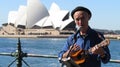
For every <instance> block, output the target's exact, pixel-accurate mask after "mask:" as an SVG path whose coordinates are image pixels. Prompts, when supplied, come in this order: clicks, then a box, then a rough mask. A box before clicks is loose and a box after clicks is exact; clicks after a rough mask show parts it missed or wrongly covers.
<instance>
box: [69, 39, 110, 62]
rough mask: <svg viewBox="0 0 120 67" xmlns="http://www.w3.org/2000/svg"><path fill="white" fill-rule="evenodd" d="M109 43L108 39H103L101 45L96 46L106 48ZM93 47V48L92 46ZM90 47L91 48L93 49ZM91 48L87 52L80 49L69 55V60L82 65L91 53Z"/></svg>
mask: <svg viewBox="0 0 120 67" xmlns="http://www.w3.org/2000/svg"><path fill="white" fill-rule="evenodd" d="M109 43H110V40H109V39H105V40H103V41H102V42H101V43H99V44H96V45H97V47H98V48H99V47H104V46H108V45H109ZM94 47H95V46H94ZM94 47H92V48H94ZM92 48H90V49H88V50H83V49H80V50H78V51H76V52H74V53H71V54H70V59H72V60H73V61H74V62H75V63H76V64H82V63H84V62H85V60H86V57H87V54H88V53H90V52H91V50H92Z"/></svg>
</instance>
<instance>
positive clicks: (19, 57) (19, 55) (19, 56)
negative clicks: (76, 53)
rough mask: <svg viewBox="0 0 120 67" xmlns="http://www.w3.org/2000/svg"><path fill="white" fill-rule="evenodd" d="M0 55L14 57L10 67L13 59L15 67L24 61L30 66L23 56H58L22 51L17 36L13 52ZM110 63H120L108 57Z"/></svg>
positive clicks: (19, 66)
mask: <svg viewBox="0 0 120 67" xmlns="http://www.w3.org/2000/svg"><path fill="white" fill-rule="evenodd" d="M0 55H3V56H12V57H16V59H15V60H14V61H12V62H11V63H10V64H9V65H8V67H10V66H11V65H12V64H13V63H14V62H15V61H16V65H17V67H22V62H24V63H25V64H26V66H28V67H30V65H28V64H27V62H26V61H24V59H23V57H43V58H56V59H57V58H58V56H57V55H43V54H28V53H23V51H22V49H21V42H20V38H18V44H17V49H16V51H15V52H12V53H0ZM110 63H120V60H113V59H110Z"/></svg>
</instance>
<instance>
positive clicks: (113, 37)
mask: <svg viewBox="0 0 120 67" xmlns="http://www.w3.org/2000/svg"><path fill="white" fill-rule="evenodd" d="M68 36H70V35H0V38H67V37H68ZM104 37H105V38H107V39H118V40H120V35H109V34H107V35H104Z"/></svg>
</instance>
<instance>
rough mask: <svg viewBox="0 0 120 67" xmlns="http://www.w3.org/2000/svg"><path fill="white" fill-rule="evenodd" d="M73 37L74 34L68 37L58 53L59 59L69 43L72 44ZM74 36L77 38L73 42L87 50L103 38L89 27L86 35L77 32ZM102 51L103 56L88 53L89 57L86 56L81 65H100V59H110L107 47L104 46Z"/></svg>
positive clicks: (106, 60)
mask: <svg viewBox="0 0 120 67" xmlns="http://www.w3.org/2000/svg"><path fill="white" fill-rule="evenodd" d="M99 35H100V36H101V37H100V36H99ZM73 37H74V34H73V35H71V36H70V37H68V39H67V41H66V44H65V45H64V47H63V49H62V51H61V52H60V53H59V54H58V57H59V59H61V58H62V55H63V54H64V53H65V52H66V51H67V50H68V49H69V47H70V46H71V45H73V44H74V38H73ZM76 38H77V39H76V42H75V43H76V44H77V45H79V46H80V48H81V49H84V50H88V49H90V48H91V47H93V46H95V45H96V44H98V43H100V42H101V41H102V40H103V39H104V36H103V35H102V34H101V33H99V32H96V31H95V30H93V29H91V28H90V27H89V29H88V31H87V33H86V36H81V35H80V34H79V33H78V34H77V37H76ZM104 51H105V58H100V56H99V55H95V54H90V55H89V58H87V60H86V62H85V63H84V64H83V66H81V67H101V61H102V62H103V63H107V62H109V60H110V52H109V48H108V47H107V46H106V47H105V48H104Z"/></svg>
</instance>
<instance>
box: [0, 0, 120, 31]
mask: <svg viewBox="0 0 120 67" xmlns="http://www.w3.org/2000/svg"><path fill="white" fill-rule="evenodd" d="M40 1H41V2H42V3H43V4H44V5H45V6H46V8H47V9H48V10H49V8H50V6H51V4H52V3H53V2H55V3H56V4H58V6H59V7H60V8H61V10H69V11H72V9H74V8H75V7H76V6H85V7H87V8H89V9H90V10H91V12H92V18H91V20H90V21H89V24H90V26H91V27H92V28H98V29H109V30H120V7H119V6H120V5H119V4H120V0H40ZM26 4H27V0H1V1H0V26H1V24H3V23H6V22H7V20H8V13H9V11H17V10H18V8H19V6H20V5H26Z"/></svg>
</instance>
